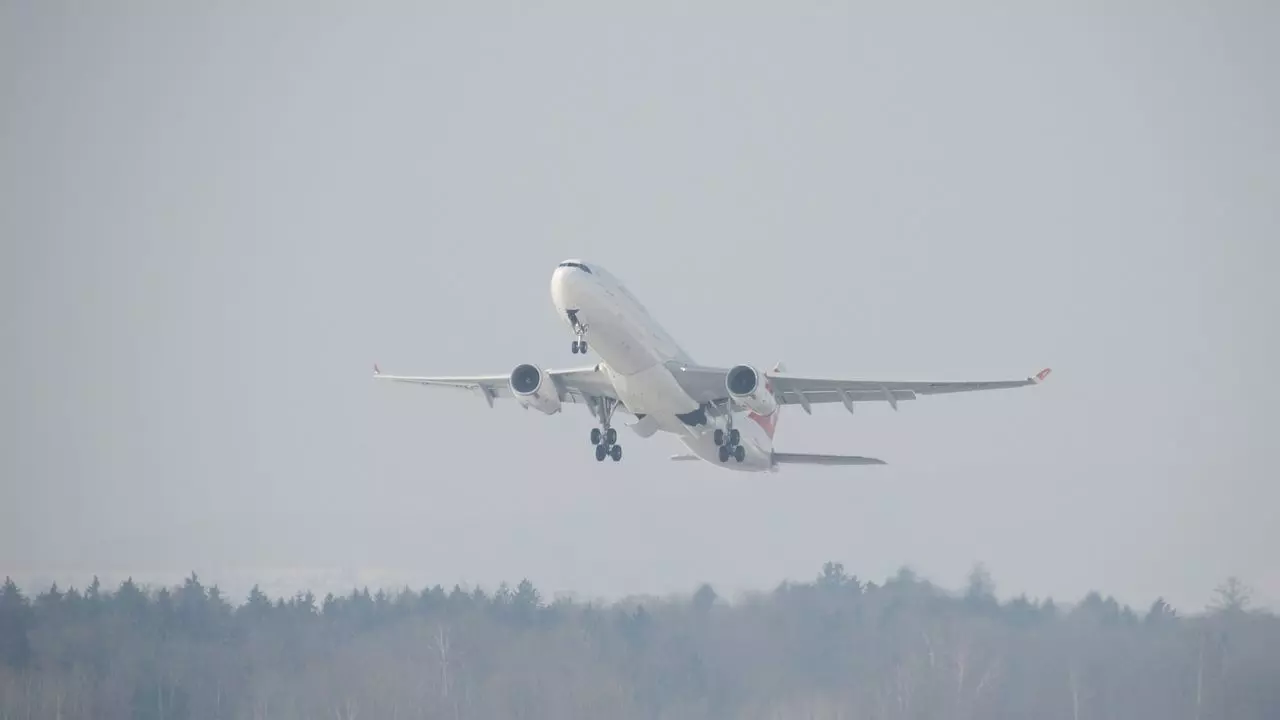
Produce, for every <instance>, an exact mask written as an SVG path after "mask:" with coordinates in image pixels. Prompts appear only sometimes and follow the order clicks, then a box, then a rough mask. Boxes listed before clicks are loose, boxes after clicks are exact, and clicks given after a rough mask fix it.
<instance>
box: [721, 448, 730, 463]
mask: <svg viewBox="0 0 1280 720" xmlns="http://www.w3.org/2000/svg"><path fill="white" fill-rule="evenodd" d="M720 462H722V463H725V462H729V446H728V445H721V446H720Z"/></svg>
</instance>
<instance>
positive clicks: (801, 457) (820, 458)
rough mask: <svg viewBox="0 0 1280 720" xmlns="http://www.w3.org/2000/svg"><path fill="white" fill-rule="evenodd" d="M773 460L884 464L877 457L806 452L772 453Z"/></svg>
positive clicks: (778, 463)
mask: <svg viewBox="0 0 1280 720" xmlns="http://www.w3.org/2000/svg"><path fill="white" fill-rule="evenodd" d="M773 462H774V463H775V464H777V465H783V464H787V465H885V464H886V463H885V461H883V460H880V459H879V458H869V457H859V456H857V455H809V454H806V453H780V452H776V453H774V454H773Z"/></svg>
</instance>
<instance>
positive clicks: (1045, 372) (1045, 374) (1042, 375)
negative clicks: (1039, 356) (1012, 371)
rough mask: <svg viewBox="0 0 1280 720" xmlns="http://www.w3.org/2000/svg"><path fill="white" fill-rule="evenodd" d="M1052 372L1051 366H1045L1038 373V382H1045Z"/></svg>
mask: <svg viewBox="0 0 1280 720" xmlns="http://www.w3.org/2000/svg"><path fill="white" fill-rule="evenodd" d="M1050 372H1053V371H1052V370H1051V369H1050V368H1045V369H1043V370H1041V371H1040V372H1038V373H1036V384H1037V385H1038V384H1040V383H1042V382H1044V379H1045V378H1047V377H1049V373H1050Z"/></svg>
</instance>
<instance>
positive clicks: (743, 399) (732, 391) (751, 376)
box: [724, 365, 778, 415]
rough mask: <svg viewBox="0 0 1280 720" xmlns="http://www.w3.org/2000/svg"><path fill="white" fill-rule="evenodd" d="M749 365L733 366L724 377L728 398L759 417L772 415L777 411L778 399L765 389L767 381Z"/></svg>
mask: <svg viewBox="0 0 1280 720" xmlns="http://www.w3.org/2000/svg"><path fill="white" fill-rule="evenodd" d="M762 380H764V378H763V376H762V375H761V374H760V373H759V372H758V371H757V370H756V369H755V368H753V367H751V366H750V365H735V366H733V368H731V369H730V370H729V374H728V375H725V378H724V384H725V389H726V390H728V391H729V397H731V398H733V401H734V402H736V403H738V404H739V405H741V406H743V407H745V408H747V409H748V410H750V411H751V412H753V413H757V414H759V415H772V414H773V411H774V410H777V409H778V399H777V398H775V397H774V396H773V391H772V390H770V389H769V388H767V387H766V386H765V385H766V384H767V380H764V381H763V382H762Z"/></svg>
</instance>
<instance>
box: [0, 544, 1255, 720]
mask: <svg viewBox="0 0 1280 720" xmlns="http://www.w3.org/2000/svg"><path fill="white" fill-rule="evenodd" d="M605 717H607V718H620V719H625V718H670V719H673V720H674V719H685V718H689V719H692V718H762V719H763V718H783V717H786V718H791V717H804V718H868V719H873V718H878V719H883V720H897V719H905V718H948V719H951V718H958V719H968V718H984V719H985V718H993V719H999V718H1011V719H1012V718H1028V717H1035V718H1044V719H1046V720H1054V719H1059V718H1060V719H1062V720H1084V719H1086V718H1090V719H1091V718H1117V719H1119V718H1124V719H1126V720H1135V719H1141V718H1152V719H1156V718H1160V719H1161V720H1165V719H1172V718H1186V719H1187V720H1210V719H1214V718H1223V719H1226V718H1230V719H1232V720H1237V719H1238V720H1245V719H1252V718H1258V719H1259V720H1261V719H1263V718H1270V719H1274V718H1277V717H1280V618H1277V616H1276V615H1275V614H1273V613H1271V612H1269V611H1266V610H1261V609H1254V608H1251V607H1250V605H1249V597H1248V591H1247V589H1246V588H1245V587H1244V586H1243V585H1242V584H1241V583H1239V582H1238V581H1236V580H1229V581H1227V582H1226V583H1224V584H1223V585H1222V586H1221V587H1220V588H1218V591H1217V601H1216V602H1215V604H1214V605H1213V606H1212V607H1210V608H1208V609H1207V610H1205V611H1203V612H1199V613H1195V614H1190V615H1184V614H1183V613H1180V612H1178V611H1177V610H1175V609H1174V608H1172V607H1170V606H1169V605H1168V604H1167V603H1165V602H1164V601H1163V600H1160V599H1157V600H1156V601H1155V602H1153V603H1152V604H1151V605H1150V607H1148V608H1145V609H1140V610H1135V609H1133V608H1131V607H1129V606H1126V605H1122V604H1120V603H1118V602H1117V601H1116V600H1115V599H1114V598H1111V597H1103V596H1102V595H1100V594H1099V593H1096V592H1093V593H1089V594H1088V595H1086V596H1085V597H1084V598H1082V599H1081V600H1080V601H1078V602H1076V603H1074V604H1072V605H1070V606H1059V605H1058V604H1056V603H1055V602H1053V601H1052V600H1030V599H1028V598H1027V597H1025V596H1020V597H1017V598H1014V599H1011V600H1006V601H1001V600H998V599H997V597H996V595H995V592H994V588H993V585H992V582H991V579H990V576H989V575H988V574H987V573H986V572H985V571H984V570H982V568H981V567H978V568H975V570H974V572H973V573H972V574H971V576H970V580H969V583H968V586H967V587H966V588H963V589H961V590H960V591H954V592H953V591H947V590H945V589H943V588H940V587H938V586H936V585H934V584H932V583H930V582H928V581H927V580H925V579H922V578H919V577H917V576H916V575H915V574H914V573H912V572H911V571H910V570H908V569H903V570H901V571H899V572H898V573H897V574H896V575H895V576H893V577H891V578H888V579H887V580H885V581H884V582H883V583H880V584H877V583H874V582H864V581H862V580H860V579H858V578H857V577H855V576H851V575H849V574H847V573H846V572H845V569H844V567H843V566H842V565H840V564H839V563H834V562H831V563H827V564H826V565H824V566H823V568H822V569H821V572H820V573H819V574H818V575H817V577H816V578H814V579H813V580H812V581H809V582H786V583H783V584H781V585H779V586H778V587H777V588H775V589H774V590H772V591H769V592H761V593H756V594H753V595H748V596H745V597H742V598H739V599H735V600H734V601H733V602H727V601H726V600H724V599H723V598H720V597H718V596H717V594H716V592H715V590H714V589H713V588H711V587H710V586H706V585H704V586H702V587H701V588H699V589H698V590H697V591H696V592H694V593H692V594H689V595H687V596H679V597H671V598H644V599H630V600H623V601H617V602H610V603H600V602H581V601H575V600H569V599H554V600H548V599H547V598H544V597H543V596H542V594H541V593H540V592H539V591H538V590H537V588H536V587H535V586H534V585H533V584H532V583H531V582H529V581H528V580H524V581H521V582H520V583H519V584H517V585H516V586H515V587H514V588H513V587H510V586H508V585H505V584H504V585H501V586H499V587H498V588H496V589H494V590H492V591H486V590H484V589H470V590H468V589H464V588H461V587H458V586H455V587H453V588H452V589H450V590H446V589H444V588H443V587H440V586H438V585H437V586H435V587H429V588H425V589H422V590H411V589H408V588H403V589H400V590H398V591H387V590H379V591H377V592H374V593H370V592H369V590H368V589H367V588H365V589H356V590H352V591H351V592H350V593H348V594H345V595H341V596H335V595H332V594H330V595H327V596H325V597H324V598H317V597H316V596H315V595H313V594H312V593H310V592H301V593H298V594H296V595H294V596H293V597H288V598H269V597H267V596H266V595H265V594H264V593H262V592H261V591H260V590H259V589H258V588H257V587H255V588H254V589H253V590H252V591H251V592H250V593H249V596H248V597H247V598H246V599H245V600H244V601H242V602H239V603H233V602H232V601H231V600H230V599H228V598H227V597H225V595H224V594H223V593H222V592H221V591H220V590H219V589H218V587H217V586H216V585H212V586H206V585H205V584H203V583H202V582H201V581H200V579H199V578H198V577H197V576H196V575H195V574H192V575H191V576H190V577H189V578H187V579H186V580H185V581H184V582H183V583H181V584H180V585H177V586H175V587H160V588H149V587H143V586H140V585H138V584H136V583H134V582H133V581H132V580H126V581H125V582H123V583H122V584H120V585H119V587H117V588H115V589H114V590H108V589H105V588H103V587H102V586H101V584H100V583H99V582H98V581H97V579H96V578H95V579H94V580H93V581H92V582H91V583H90V584H88V585H87V586H86V587H85V588H84V589H83V590H78V589H76V588H67V589H65V590H63V589H60V588H59V587H57V586H56V585H54V586H52V587H50V588H48V589H47V590H43V591H41V592H39V593H37V594H35V595H34V596H31V595H28V594H27V593H25V592H23V590H22V589H20V588H19V587H18V586H17V585H16V584H15V583H13V582H12V581H11V580H8V579H6V581H5V584H4V586H3V588H0V720H9V719H11V718H12V719H16V718H23V719H24V720H25V719H26V718H58V719H59V720H62V719H67V720H70V719H73V718H93V719H95V720H96V719H104V720H108V719H112V718H140V719H142V718H145V719H155V720H187V719H196V718H201V719H203V718H209V719H214V720H221V719H223V718H228V719H230V718H246V719H252V720H266V719H267V718H284V719H293V718H331V719H333V720H355V719H356V718H392V719H399V718H404V719H408V718H424V719H425V718H442V719H443V718H447V719H449V720H462V719H463V718H530V719H532V718H557V719H573V718H605Z"/></svg>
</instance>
